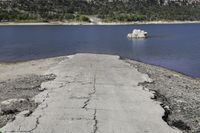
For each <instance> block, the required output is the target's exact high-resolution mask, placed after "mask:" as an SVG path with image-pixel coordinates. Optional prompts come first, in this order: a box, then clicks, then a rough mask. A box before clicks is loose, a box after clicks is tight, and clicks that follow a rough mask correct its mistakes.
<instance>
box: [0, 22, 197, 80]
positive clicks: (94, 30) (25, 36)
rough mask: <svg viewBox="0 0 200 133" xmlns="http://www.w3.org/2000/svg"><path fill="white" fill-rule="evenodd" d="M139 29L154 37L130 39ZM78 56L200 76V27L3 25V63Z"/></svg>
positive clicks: (0, 36) (0, 31)
mask: <svg viewBox="0 0 200 133" xmlns="http://www.w3.org/2000/svg"><path fill="white" fill-rule="evenodd" d="M135 28H139V29H143V30H145V31H147V32H148V33H149V34H150V36H151V37H150V38H148V39H144V40H129V39H127V34H128V33H130V32H132V30H133V29H135ZM75 53H98V54H111V55H119V56H122V57H124V58H129V59H135V60H139V61H142V62H145V63H149V64H154V65H159V66H163V67H166V68H169V69H172V70H176V71H178V72H181V73H184V74H187V75H190V76H193V77H200V24H164V25H161V24H160V25H159V24H158V25H154V24H152V25H118V26H0V61H20V60H31V59H40V58H47V57H55V56H61V55H71V54H75Z"/></svg>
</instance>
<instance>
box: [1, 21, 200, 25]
mask: <svg viewBox="0 0 200 133" xmlns="http://www.w3.org/2000/svg"><path fill="white" fill-rule="evenodd" d="M145 24H200V21H143V22H142V21H141V22H91V23H88V22H59V21H58V22H48V23H43V22H36V23H34V22H33V23H32V22H30V23H29V22H28V23H26V22H25V23H23V22H22V23H21V22H0V26H18V25H19V26H20V25H22V26H23V25H30V26H32V25H33V26H34V25H35V26H37V25H38V26H39V25H145Z"/></svg>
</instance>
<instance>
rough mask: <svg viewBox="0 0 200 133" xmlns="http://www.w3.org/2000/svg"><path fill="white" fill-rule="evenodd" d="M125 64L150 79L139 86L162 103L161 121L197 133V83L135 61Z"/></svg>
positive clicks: (199, 120)
mask: <svg viewBox="0 0 200 133" xmlns="http://www.w3.org/2000/svg"><path fill="white" fill-rule="evenodd" d="M125 61H126V62H128V63H129V64H130V65H131V66H133V67H134V68H136V69H137V70H138V71H139V72H142V73H145V74H148V75H149V77H150V78H151V79H152V82H143V83H140V85H142V86H144V87H145V88H148V89H149V90H151V91H153V92H154V93H155V97H154V99H155V100H158V101H161V102H162V104H161V106H162V107H163V108H164V109H165V115H164V116H163V119H164V120H165V121H166V122H167V123H168V124H169V125H170V126H175V127H177V128H179V129H181V130H182V131H183V132H184V133H199V132H200V112H199V109H200V79H195V78H191V77H189V76H186V75H183V74H180V73H177V72H174V71H171V70H167V69H165V68H161V67H158V66H153V65H147V64H144V63H141V62H138V61H133V60H125Z"/></svg>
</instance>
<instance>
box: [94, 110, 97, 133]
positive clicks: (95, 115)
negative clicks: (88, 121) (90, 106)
mask: <svg viewBox="0 0 200 133" xmlns="http://www.w3.org/2000/svg"><path fill="white" fill-rule="evenodd" d="M93 120H94V126H93V133H96V132H97V130H98V126H97V125H98V120H97V110H96V109H95V110H94V118H93Z"/></svg>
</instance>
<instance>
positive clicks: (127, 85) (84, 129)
mask: <svg viewBox="0 0 200 133" xmlns="http://www.w3.org/2000/svg"><path fill="white" fill-rule="evenodd" d="M47 73H54V74H56V75H57V78H56V79H55V80H54V81H50V82H46V83H43V84H42V86H43V87H45V88H47V90H46V91H44V92H42V93H40V94H39V95H38V96H36V97H35V100H36V101H38V102H41V104H40V105H39V107H38V108H37V109H36V110H35V111H34V112H33V113H32V114H31V115H30V116H28V117H25V116H24V114H25V113H26V112H22V113H20V114H19V115H17V117H16V119H15V120H14V121H13V122H10V123H8V124H7V125H6V126H5V127H3V128H2V131H3V132H19V133H20V132H24V133H26V132H27V133H179V132H180V131H179V130H177V129H174V128H171V127H169V126H168V125H167V124H166V123H165V122H164V121H163V120H162V116H163V114H164V110H163V109H162V108H161V107H160V105H159V103H158V102H155V101H153V100H151V99H150V98H151V97H152V93H150V92H149V91H147V90H144V89H143V88H142V87H140V86H138V83H139V82H144V81H146V80H149V79H148V77H147V75H144V74H141V73H139V72H138V71H137V70H136V69H134V68H132V67H131V66H130V65H129V64H127V63H125V62H124V61H122V60H119V57H118V56H110V55H95V54H76V55H74V56H71V58H66V60H64V61H62V62H60V63H59V64H57V66H55V67H53V68H51V69H50V70H49V71H48V72H47Z"/></svg>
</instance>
